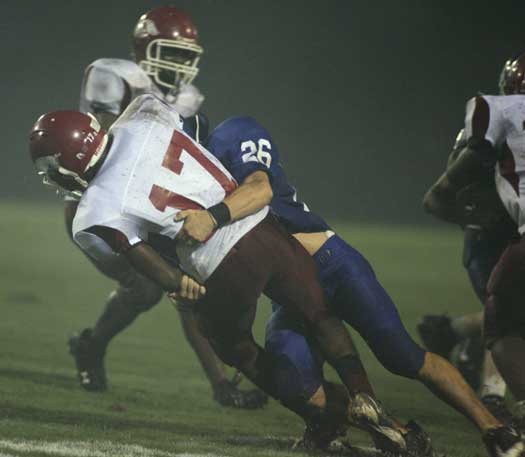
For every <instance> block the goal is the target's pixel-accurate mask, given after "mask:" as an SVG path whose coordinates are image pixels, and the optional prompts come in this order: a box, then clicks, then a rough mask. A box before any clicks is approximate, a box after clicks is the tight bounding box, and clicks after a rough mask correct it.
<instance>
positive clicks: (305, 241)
mask: <svg viewBox="0 0 525 457" xmlns="http://www.w3.org/2000/svg"><path fill="white" fill-rule="evenodd" d="M207 145H208V149H209V150H210V152H212V153H213V154H214V155H215V156H216V157H217V158H219V159H220V160H221V162H222V163H223V164H224V166H225V167H226V168H227V169H228V170H229V171H230V172H231V173H232V175H233V176H234V177H235V178H236V179H237V180H238V182H240V183H243V182H246V181H247V180H251V179H252V178H253V176H254V175H255V174H257V173H260V172H265V173H267V174H268V176H269V179H270V182H271V185H272V190H273V199H272V202H271V208H272V211H273V212H274V213H275V214H276V215H277V217H278V218H279V220H280V221H281V222H282V223H283V225H284V226H285V227H286V228H287V230H288V231H289V232H290V233H293V234H294V236H295V238H296V239H298V240H299V241H300V242H301V244H302V245H303V246H304V248H305V249H306V250H307V251H308V252H309V253H310V254H311V255H313V257H314V260H315V262H316V264H317V268H318V270H319V276H320V279H321V283H322V285H323V287H324V290H325V294H326V296H327V297H328V298H329V300H330V301H331V304H332V306H333V307H334V309H335V310H336V312H337V314H338V316H339V317H340V318H342V319H344V320H345V321H346V322H348V323H349V324H350V325H351V326H353V327H354V328H355V329H356V330H357V331H358V332H359V333H360V334H361V335H362V336H363V338H364V339H365V341H366V342H367V344H368V345H369V346H370V348H371V349H372V351H373V352H374V354H375V355H376V357H377V358H378V360H379V361H380V362H381V363H382V364H383V366H385V367H386V368H387V369H388V370H389V371H391V372H392V373H394V374H398V375H401V376H405V377H407V378H411V379H417V380H419V381H421V382H422V383H423V384H425V385H426V386H427V387H428V388H429V389H430V390H431V391H432V392H433V393H435V394H436V395H437V396H438V397H439V398H441V399H442V400H444V401H446V402H447V403H448V404H449V405H451V406H452V407H454V408H455V409H457V410H458V411H460V412H461V413H463V414H464V415H465V416H467V417H468V418H469V419H470V420H471V421H472V422H473V423H474V424H475V425H476V426H477V427H478V429H479V430H480V432H481V433H482V435H483V440H484V442H485V443H486V445H487V447H488V449H489V452H490V455H493V456H511V455H515V454H514V453H515V452H516V451H517V450H519V449H523V443H522V442H521V439H520V437H519V436H518V435H517V434H516V432H515V431H514V430H513V429H512V428H510V427H505V426H503V425H502V424H501V422H499V421H498V420H497V419H495V418H494V417H493V416H492V415H491V414H490V412H489V411H488V410H487V409H486V408H485V407H484V406H483V405H482V404H481V402H480V401H479V399H478V398H477V397H476V395H475V393H474V392H473V391H472V389H471V388H470V387H469V386H468V385H467V384H466V382H465V381H464V379H463V378H462V377H461V375H460V373H459V372H458V371H457V370H456V369H455V368H454V367H453V366H452V365H451V364H450V363H449V362H447V361H446V360H445V359H443V358H442V357H440V356H438V355H436V354H433V353H430V352H425V351H424V350H423V349H421V348H420V347H419V346H418V345H417V344H416V343H415V342H414V341H413V340H412V338H411V337H410V335H409V334H408V332H407V331H406V329H405V328H404V326H403V324H402V322H401V320H400V317H399V314H398V312H397V310H396V308H395V305H394V304H393V302H392V300H391V299H390V297H389V296H388V294H387V293H386V291H385V290H384V289H383V288H382V287H381V285H380V284H379V282H378V280H377V278H376V276H375V274H374V272H373V270H372V268H371V266H370V265H369V263H368V262H367V261H366V259H364V257H363V256H362V255H361V254H360V253H359V252H357V251H356V250H355V249H354V248H352V247H351V246H349V245H348V244H347V243H346V242H345V241H344V240H342V239H341V238H339V237H338V236H337V235H335V234H334V233H333V232H331V231H330V228H329V226H328V225H327V224H326V222H325V221H324V220H323V219H321V218H320V217H319V216H317V215H315V214H313V213H310V212H309V211H308V209H307V208H306V206H305V205H304V204H303V203H302V202H299V201H297V195H296V192H295V189H294V188H293V187H292V186H290V185H289V184H288V182H287V178H286V175H285V173H284V170H283V169H282V167H281V166H280V163H279V154H278V151H277V147H276V145H275V143H274V142H273V140H272V138H271V137H270V135H269V133H268V132H267V131H266V130H265V129H264V128H262V127H261V126H260V125H259V124H258V123H257V122H256V121H255V120H253V119H251V118H232V119H229V120H227V121H225V122H224V123H222V124H221V125H219V126H218V127H217V128H216V129H215V130H214V131H213V132H212V134H211V135H210V138H209V141H208V144H207ZM247 190H248V189H247ZM251 191H252V193H249V192H246V195H245V198H246V200H245V206H248V205H249V204H251V202H253V201H254V200H256V199H255V198H254V196H255V195H257V193H258V192H259V191H258V190H257V188H256V185H253V186H252V187H251ZM177 217H178V219H179V220H182V219H184V221H185V225H184V227H183V229H182V233H183V235H184V237H186V238H188V239H190V240H194V241H196V242H199V241H203V240H205V239H206V238H207V237H208V236H209V235H210V234H211V233H212V231H213V226H214V225H213V221H210V220H209V217H208V216H207V214H206V211H203V210H188V211H183V212H181V213H179V215H178V216H177ZM274 306H275V308H276V311H275V312H274V314H273V315H272V318H271V320H270V322H269V324H268V333H267V341H266V348H267V349H268V351H269V352H270V353H272V354H274V355H275V356H277V357H278V359H279V360H280V361H281V364H280V369H281V376H279V377H278V380H279V383H278V384H277V388H278V389H279V395H280V398H281V399H282V400H283V402H284V403H285V404H289V405H294V407H295V408H298V406H297V405H301V404H305V403H307V404H308V403H313V404H316V401H317V400H318V399H317V398H316V397H317V396H318V394H319V389H320V387H321V386H322V381H323V379H322V369H321V362H319V361H318V359H317V358H316V356H315V352H314V350H312V349H311V348H310V346H309V345H308V343H307V337H306V336H307V333H304V332H302V331H301V330H300V326H301V325H300V321H298V320H297V316H296V315H294V314H293V313H289V311H288V310H286V309H285V308H281V307H280V306H279V305H278V304H277V303H274ZM352 370H353V371H354V373H355V377H356V378H360V379H362V381H363V382H361V385H359V388H358V389H356V388H355V387H354V388H350V389H349V393H350V396H351V401H354V402H355V403H354V404H357V405H358V404H359V403H360V401H361V400H362V399H364V398H371V395H372V394H371V390H370V388H369V386H368V385H367V384H366V383H365V382H364V378H362V376H361V373H362V366H361V364H360V361H359V359H357V358H355V357H354V359H353V360H352ZM291 379H298V381H297V384H296V385H295V386H293V387H291V383H290V380H291ZM359 389H360V391H359ZM363 392H365V394H363ZM320 403H322V400H320ZM368 404H370V402H368ZM377 411H378V417H379V418H381V417H382V415H381V412H380V411H381V408H380V406H379V405H377ZM360 420H363V421H367V420H370V418H369V417H366V416H365V417H357V418H356V421H357V422H359V421H360ZM377 425H378V426H380V424H377ZM312 426H314V425H313V424H312ZM316 426H317V425H315V426H314V427H316ZM418 430H419V428H418V427H417V425H415V424H414V423H410V424H408V426H407V427H406V428H405V430H403V431H400V432H399V436H398V439H399V442H400V443H405V445H406V443H408V442H409V441H410V438H411V436H414V435H416V436H417V435H418V434H419V433H418ZM411 432H413V433H411ZM422 441H426V440H422ZM426 444H427V443H425V444H423V445H422V448H421V449H420V450H418V452H419V453H420V454H421V453H423V454H422V455H424V452H425V450H426V449H428V448H427V447H426ZM402 445H403V444H402ZM428 452H430V450H429V449H428Z"/></svg>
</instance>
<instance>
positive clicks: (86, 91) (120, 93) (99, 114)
mask: <svg viewBox="0 0 525 457" xmlns="http://www.w3.org/2000/svg"><path fill="white" fill-rule="evenodd" d="M81 99H82V100H83V102H82V104H81V111H89V112H90V113H92V114H93V115H94V116H95V117H96V118H97V120H98V122H99V123H100V125H101V127H102V128H103V129H104V130H108V129H109V128H110V127H111V125H112V124H113V123H114V122H115V120H116V119H117V117H118V116H119V114H120V113H121V112H122V111H123V110H124V109H125V108H126V106H127V105H128V104H129V102H130V101H131V89H130V87H129V85H128V83H127V82H126V81H124V80H123V79H122V78H121V77H120V76H119V75H117V74H116V73H114V72H113V71H111V70H110V69H108V68H98V67H96V66H95V67H92V66H90V67H88V69H87V70H86V74H85V76H84V80H83V81H82V93H81Z"/></svg>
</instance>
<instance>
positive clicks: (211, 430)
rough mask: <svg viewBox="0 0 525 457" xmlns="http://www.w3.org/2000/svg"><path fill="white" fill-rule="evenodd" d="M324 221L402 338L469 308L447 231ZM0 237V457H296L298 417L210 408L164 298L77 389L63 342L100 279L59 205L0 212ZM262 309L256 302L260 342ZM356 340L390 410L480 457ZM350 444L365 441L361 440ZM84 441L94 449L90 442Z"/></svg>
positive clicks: (442, 415)
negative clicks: (368, 271) (385, 298)
mask: <svg viewBox="0 0 525 457" xmlns="http://www.w3.org/2000/svg"><path fill="white" fill-rule="evenodd" d="M334 225H335V227H336V228H337V230H338V231H339V233H340V234H341V235H342V236H344V238H346V239H347V240H348V241H350V242H351V243H352V244H353V245H354V246H356V247H357V248H359V249H360V250H362V252H363V253H364V254H365V255H366V256H367V257H368V258H369V260H370V261H371V262H372V264H373V265H374V266H375V269H376V271H377V274H378V276H379V278H380V279H381V281H382V282H383V284H384V285H385V287H386V288H387V290H389V292H390V293H391V295H392V296H393V298H394V300H395V302H396V303H397V304H398V306H399V309H400V312H401V314H402V316H403V317H404V320H405V323H406V325H407V327H408V328H409V330H410V331H411V332H412V333H413V330H414V326H415V323H416V321H417V319H418V316H420V315H421V314H423V313H426V312H443V311H447V310H448V311H450V312H451V313H460V312H463V311H476V310H478V309H479V305H478V304H477V302H476V300H475V298H474V295H473V293H472V292H471V290H470V289H469V284H468V282H467V278H466V275H465V273H464V271H463V270H462V267H461V234H460V232H459V231H457V230H446V229H441V230H430V229H419V228H414V229H410V228H400V227H397V226H390V227H385V226H381V227H380V226H367V225H354V224H351V223H346V224H341V223H339V224H334ZM0 238H1V240H2V241H1V243H2V244H1V251H0V309H1V311H2V313H1V315H0V456H5V455H11V456H13V455H14V456H21V455H24V456H27V455H56V454H53V452H52V451H49V449H48V448H45V449H40V450H39V449H36V448H27V449H26V448H22V447H20V448H15V447H13V445H12V442H13V441H14V440H15V439H16V440H21V441H20V442H27V441H31V442H32V443H33V444H34V443H38V442H40V441H45V442H59V441H65V440H67V441H74V442H80V443H77V444H74V446H77V450H79V449H80V450H82V449H83V450H84V451H85V453H84V454H82V455H94V456H95V455H96V456H99V455H111V454H112V453H113V452H111V451H106V452H104V451H100V446H102V444H103V443H105V442H111V443H113V444H115V445H116V444H122V445H141V446H144V447H146V448H149V449H160V450H163V451H167V452H170V453H184V452H187V453H190V454H191V453H197V454H206V453H209V454H210V455H232V456H263V455H264V456H270V455H271V456H285V455H298V453H297V452H291V451H289V450H288V447H289V444H290V443H291V440H292V438H293V437H297V436H298V435H299V434H300V432H301V430H302V426H301V423H300V421H299V420H298V419H296V418H295V417H294V416H293V415H292V414H290V413H288V412H287V411H285V410H284V409H283V408H282V407H280V406H279V405H278V404H277V403H276V402H272V403H271V404H270V405H269V407H267V408H266V409H264V410H262V411H256V412H246V411H236V410H230V409H224V408H221V407H219V406H218V405H217V404H216V403H214V402H213V401H212V399H211V395H210V389H209V386H208V384H207V382H206V380H205V378H204V376H203V375H202V373H201V371H200V369H199V366H198V365H197V362H196V360H195V358H194V357H193V356H192V353H191V350H190V349H189V347H188V345H187V343H186V342H185V340H184V337H183V336H182V333H181V329H180V327H179V323H178V318H177V314H176V312H175V311H174V310H173V309H172V308H171V306H170V305H169V304H168V303H167V302H166V301H163V302H162V303H161V304H160V305H159V306H157V307H156V308H155V309H154V310H153V311H151V312H149V313H146V314H144V315H142V316H141V317H140V318H139V319H138V320H137V322H136V323H135V324H134V325H133V326H132V327H131V328H130V329H129V330H128V331H126V332H125V333H124V334H122V335H120V336H119V337H118V338H117V339H116V340H115V341H114V343H113V345H112V346H111V349H110V351H109V354H108V358H107V368H108V371H109V379H110V383H111V390H110V391H109V392H108V393H106V394H88V393H85V392H83V391H81V390H80V389H79V387H78V386H77V383H76V380H75V378H74V370H73V364H72V359H71V358H70V356H69V355H68V354H67V351H66V345H65V341H66V337H67V335H68V333H69V332H71V331H74V330H77V329H79V328H82V327H84V326H88V325H91V324H92V323H93V321H94V320H95V318H96V317H97V315H98V313H99V312H100V310H101V307H102V304H103V302H104V299H105V297H106V296H107V294H108V293H109V291H110V290H111V287H112V284H111V282H110V281H108V280H106V279H105V278H103V277H101V276H100V275H99V274H98V273H97V272H96V271H95V269H94V268H93V267H91V265H90V264H89V263H88V262H87V261H86V260H85V259H84V258H83V256H82V254H81V253H80V252H79V251H78V250H77V249H75V248H74V247H73V246H72V244H71V243H70V242H69V240H68V239H67V238H66V235H65V232H64V229H63V223H62V214H61V208H60V206H58V205H54V206H52V205H37V204H31V205H30V204H15V203H2V204H0ZM268 314H269V306H268V303H267V302H266V301H262V302H261V304H260V306H259V312H258V317H257V324H256V335H257V338H258V339H259V340H260V339H261V337H262V331H263V326H264V322H265V319H266V318H267V316H268ZM358 343H359V347H360V349H361V351H362V355H363V358H364V360H365V364H366V366H367V367H368V370H369V373H370V377H371V379H372V381H373V384H374V386H375V389H376V391H377V393H378V394H379V397H380V398H381V399H382V400H383V402H384V403H385V404H386V405H387V407H388V408H389V409H391V410H392V411H393V412H395V413H396V414H398V415H399V416H400V417H402V418H403V419H409V418H415V419H417V420H418V421H419V422H420V423H421V424H422V425H423V426H424V427H425V428H426V429H427V430H428V431H429V432H430V433H431V435H432V438H433V440H434V443H435V447H436V448H437V449H438V450H439V451H441V452H446V453H447V455H450V456H482V455H485V451H484V449H483V447H482V445H481V443H480V439H479V437H478V434H477V432H476V430H475V429H474V428H473V427H472V426H471V425H470V424H469V423H468V422H467V421H466V420H465V419H464V418H463V417H461V416H460V415H459V414H457V413H455V412H454V411H452V410H450V409H449V408H447V407H445V406H444V405H443V404H441V403H440V402H439V401H437V400H435V399H434V398H433V397H432V396H431V395H430V394H429V393H428V392H427V391H425V389H423V388H422V387H421V386H419V385H417V384H416V383H414V382H410V381H407V380H404V379H401V378H399V377H396V376H393V375H390V374H389V373H387V372H386V371H385V370H384V369H382V368H381V367H380V366H379V365H378V363H377V362H376V361H375V360H374V359H373V357H372V355H371V353H370V352H369V351H368V349H366V348H365V347H364V346H363V344H362V342H361V341H360V340H359V341H358ZM350 436H352V435H350ZM354 440H355V442H356V443H358V444H366V443H367V439H366V437H365V436H364V435H362V434H355V437H354ZM88 441H89V442H93V443H95V444H96V443H99V444H100V443H102V444H100V446H99V447H96V446H95V448H90V447H88V444H87V442H88ZM83 442H84V443H83ZM10 443H11V444H10ZM111 443H110V444H111ZM31 449H32V450H31ZM46 449H47V450H46ZM90 449H91V450H90ZM93 449H94V450H93ZM97 449H98V450H97ZM84 451H82V452H84ZM61 452H62V453H61V454H60V455H68V452H64V451H63V450H62V451H61ZM71 452H72V454H74V453H73V451H71ZM79 452H80V451H79ZM101 452H102V454H101ZM122 452H123V451H122ZM122 452H120V453H121V454H122ZM116 454H119V452H117V451H115V455H116ZM139 454H140V452H139Z"/></svg>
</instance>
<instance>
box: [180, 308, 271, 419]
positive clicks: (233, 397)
mask: <svg viewBox="0 0 525 457" xmlns="http://www.w3.org/2000/svg"><path fill="white" fill-rule="evenodd" d="M177 311H178V312H179V317H180V322H181V325H182V329H183V332H184V335H185V337H186V340H187V341H188V343H190V346H191V347H192V349H193V351H194V352H195V354H196V356H197V358H198V359H199V362H200V364H201V366H202V369H203V370H204V373H205V374H206V376H207V378H208V381H209V382H210V384H211V387H212V390H213V398H214V400H215V401H216V402H218V403H219V404H221V405H222V406H229V407H233V408H243V409H256V408H262V407H263V406H264V405H265V404H266V403H267V402H268V396H267V395H266V394H265V393H264V392H262V391H260V390H258V389H249V390H241V389H239V387H238V386H237V383H235V382H234V381H233V380H230V379H228V377H227V375H226V371H225V370H224V366H223V365H222V362H221V361H220V360H219V358H218V357H217V355H216V354H215V351H214V350H213V348H212V347H211V345H210V342H209V341H208V340H207V339H206V338H205V337H204V336H203V335H202V333H201V331H200V330H199V328H198V324H197V319H196V318H195V315H194V314H193V310H192V306H191V304H189V305H188V304H185V303H184V302H182V301H180V302H178V303H177Z"/></svg>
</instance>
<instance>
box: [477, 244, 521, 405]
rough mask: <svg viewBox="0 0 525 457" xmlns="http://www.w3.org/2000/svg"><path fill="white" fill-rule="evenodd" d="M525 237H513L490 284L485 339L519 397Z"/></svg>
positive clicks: (513, 390)
mask: <svg viewBox="0 0 525 457" xmlns="http://www.w3.org/2000/svg"><path fill="white" fill-rule="evenodd" d="M524 277H525V240H524V239H523V238H521V239H516V240H513V241H512V242H511V243H510V244H509V246H508V247H507V249H506V250H505V252H504V253H503V254H502V256H501V259H500V261H499V262H498V264H497V265H496V267H495V268H494V270H493V272H492V275H491V277H490V280H489V283H488V286H487V294H488V297H487V303H486V307H485V328H484V330H485V340H486V342H487V345H488V347H489V348H491V350H492V355H493V357H494V361H495V363H496V365H497V367H498V368H499V370H500V373H501V374H502V376H503V378H504V379H505V381H506V382H507V385H508V386H509V389H510V390H511V392H512V394H513V395H514V397H515V398H516V400H518V401H521V400H525V344H524V342H523V341H521V339H520V338H519V337H524V336H525V331H524V330H523V329H524V328H525V306H524V305H523V296H524V295H525V286H524V283H523V278H524Z"/></svg>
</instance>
